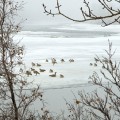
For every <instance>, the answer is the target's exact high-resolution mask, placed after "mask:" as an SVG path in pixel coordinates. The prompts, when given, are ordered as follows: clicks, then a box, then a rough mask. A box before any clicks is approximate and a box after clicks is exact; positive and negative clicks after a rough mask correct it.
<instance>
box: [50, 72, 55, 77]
mask: <svg viewBox="0 0 120 120" xmlns="http://www.w3.org/2000/svg"><path fill="white" fill-rule="evenodd" d="M56 73H57V72H55V73H54V74H52V75H49V76H50V77H56Z"/></svg>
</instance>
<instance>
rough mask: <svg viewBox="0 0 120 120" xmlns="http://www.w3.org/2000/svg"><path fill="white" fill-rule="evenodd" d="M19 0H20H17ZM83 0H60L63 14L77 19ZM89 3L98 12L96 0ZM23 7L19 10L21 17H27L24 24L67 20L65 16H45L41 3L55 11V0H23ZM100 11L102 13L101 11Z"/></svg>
mask: <svg viewBox="0 0 120 120" xmlns="http://www.w3.org/2000/svg"><path fill="white" fill-rule="evenodd" d="M19 1H20V0H19ZM82 1H83V0H60V2H61V4H62V7H61V9H62V11H64V12H65V14H67V15H69V16H71V17H73V18H76V19H79V18H80V17H81V15H80V7H81V6H82V7H84V4H83V3H82ZM89 1H90V3H91V6H92V8H94V9H95V12H96V13H100V10H99V5H98V3H97V2H95V1H97V0H89ZM24 3H25V4H24V8H23V10H22V11H21V12H20V16H21V18H23V19H26V18H27V21H26V22H25V24H53V23H57V22H60V23H62V22H68V20H66V19H65V18H63V17H61V16H58V17H52V16H47V15H45V14H44V13H43V12H44V11H43V7H42V3H45V4H46V5H47V6H48V9H52V10H53V11H55V8H54V7H55V6H56V0H24ZM101 13H104V12H102V11H101Z"/></svg>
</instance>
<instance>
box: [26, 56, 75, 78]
mask: <svg viewBox="0 0 120 120" xmlns="http://www.w3.org/2000/svg"><path fill="white" fill-rule="evenodd" d="M49 61H50V60H48V59H46V60H45V62H49ZM60 61H61V63H63V62H65V60H64V59H61V60H60ZM69 62H70V63H71V62H74V60H73V59H69ZM51 63H52V64H53V65H55V64H57V60H56V59H55V58H51ZM31 65H32V68H30V70H27V71H26V72H25V74H26V75H27V76H30V75H32V74H35V75H38V74H40V73H42V72H45V71H46V70H45V69H41V68H39V70H36V69H35V67H41V66H42V65H41V64H39V63H34V62H32V63H31ZM53 72H54V71H53V70H52V69H50V70H49V73H53ZM49 76H50V77H56V76H57V72H54V73H53V74H50V75H49ZM59 77H60V78H64V75H63V74H59Z"/></svg>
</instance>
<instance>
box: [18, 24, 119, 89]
mask: <svg viewBox="0 0 120 120" xmlns="http://www.w3.org/2000/svg"><path fill="white" fill-rule="evenodd" d="M16 37H17V39H18V38H23V40H22V44H24V45H25V58H24V61H25V63H26V64H27V67H28V69H30V68H31V62H35V63H39V64H41V67H35V69H37V70H39V69H40V68H41V69H45V70H46V71H45V72H43V73H40V75H37V76H36V75H33V76H32V77H31V78H32V79H34V80H35V84H40V85H41V87H42V88H45V89H51V88H64V87H77V86H81V85H85V84H86V83H88V81H89V79H88V77H89V76H90V75H92V73H93V71H95V70H96V71H99V69H100V66H97V67H94V66H90V63H94V57H95V55H98V56H103V55H105V49H108V39H109V40H110V41H111V42H113V50H115V49H117V51H116V54H115V57H114V58H115V60H119V57H120V27H119V25H112V26H108V27H101V26H100V25H95V24H71V25H58V26H47V27H41V26H34V27H33V26H32V27H28V28H27V29H25V31H22V32H21V33H19V35H18V36H16ZM51 58H55V59H56V61H57V64H55V65H53V64H52V63H51ZM46 59H48V61H49V62H46V61H45V60H46ZM61 59H64V60H65V62H64V63H61V61H60V60H61ZM69 59H74V61H75V62H73V63H70V62H69ZM50 69H52V70H53V71H54V72H57V76H56V77H55V78H52V77H50V76H49V75H50V74H51V73H49V70H50ZM60 74H63V75H64V78H60Z"/></svg>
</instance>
